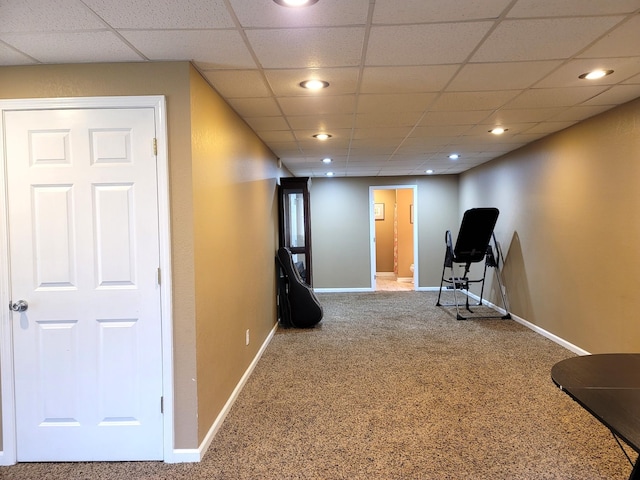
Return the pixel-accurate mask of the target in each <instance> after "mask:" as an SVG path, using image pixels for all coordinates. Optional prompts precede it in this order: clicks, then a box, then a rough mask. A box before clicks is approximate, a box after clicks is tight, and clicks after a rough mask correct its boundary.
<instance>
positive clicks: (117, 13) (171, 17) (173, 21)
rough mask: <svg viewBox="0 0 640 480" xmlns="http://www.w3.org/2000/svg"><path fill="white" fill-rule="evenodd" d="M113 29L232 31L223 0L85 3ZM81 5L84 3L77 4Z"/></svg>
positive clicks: (94, 0)
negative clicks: (210, 29)
mask: <svg viewBox="0 0 640 480" xmlns="http://www.w3.org/2000/svg"><path fill="white" fill-rule="evenodd" d="M83 2H84V3H85V4H86V5H87V6H89V7H90V8H91V9H92V10H93V11H95V12H96V13H97V14H98V15H100V17H101V18H103V19H104V20H105V21H107V22H108V23H109V24H110V25H111V26H113V27H115V28H118V29H121V28H128V29H138V30H141V29H165V28H171V29H176V28H184V29H187V28H192V29H205V28H207V29H208V28H231V27H233V26H234V23H233V19H232V17H231V15H230V14H229V12H228V10H227V8H226V6H225V3H224V0H180V1H179V2H176V1H174V0H153V1H152V2H149V1H148V0H146V1H145V0H131V1H128V2H114V1H113V0H83ZM78 3H81V2H78Z"/></svg>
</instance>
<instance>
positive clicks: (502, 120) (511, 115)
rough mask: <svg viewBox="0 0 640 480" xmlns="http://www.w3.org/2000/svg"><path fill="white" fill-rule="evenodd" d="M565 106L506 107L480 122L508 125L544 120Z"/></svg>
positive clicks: (562, 109)
mask: <svg viewBox="0 0 640 480" xmlns="http://www.w3.org/2000/svg"><path fill="white" fill-rule="evenodd" d="M565 108H566V107H547V108H542V107H541V108H530V109H507V108H503V109H500V110H498V111H497V112H494V113H493V114H492V115H490V116H489V117H487V118H486V119H485V120H484V121H483V122H482V123H483V124H485V125H486V124H492V125H509V124H512V123H523V122H544V121H545V120H548V119H550V118H553V117H554V116H556V115H558V114H559V113H560V112H562V111H564V110H565Z"/></svg>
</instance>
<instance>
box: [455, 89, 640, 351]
mask: <svg viewBox="0 0 640 480" xmlns="http://www.w3.org/2000/svg"><path fill="white" fill-rule="evenodd" d="M639 160H640V100H636V101H634V102H630V103H628V104H626V105H623V106H621V107H618V108H616V109H614V110H610V111H608V112H605V113H603V114H601V115H598V116H596V117H592V118H591V119H589V120H587V121H584V122H582V123H580V124H577V125H575V126H573V127H570V128H568V129H566V130H563V131H561V132H559V133H557V134H554V135H552V136H550V137H547V138H545V139H542V140H540V141H538V142H536V143H534V144H531V145H530V146H527V147H524V148H522V149H520V150H517V151H515V152H513V153H511V154H509V155H506V156H505V157H503V158H501V159H499V160H496V161H493V162H490V163H488V164H485V165H483V166H480V167H478V168H476V169H474V170H471V171H469V172H467V173H465V174H463V175H462V176H461V183H460V211H463V210H464V209H466V208H470V207H472V206H496V207H498V208H499V209H500V210H501V215H500V218H499V220H498V225H497V229H496V234H497V236H498V238H499V240H500V241H501V242H502V243H503V245H504V248H505V253H506V256H507V258H506V260H507V262H506V265H505V277H506V284H507V290H508V294H509V299H510V302H511V307H512V311H513V312H514V313H515V314H516V315H518V316H520V317H522V318H524V319H525V320H528V321H530V322H533V323H535V324H536V325H539V326H540V327H542V328H544V329H546V330H548V331H550V332H552V333H554V334H556V335H558V336H560V337H561V338H563V339H565V340H567V341H569V342H571V343H573V344H575V345H577V346H578V347H580V348H583V349H585V350H587V351H589V352H592V353H597V352H637V351H640V321H638V311H640V295H639V292H640V277H638V274H637V273H638V271H639V270H640V253H638V242H639V240H640V222H638V211H639V209H640V188H638V182H639V179H640V161H639Z"/></svg>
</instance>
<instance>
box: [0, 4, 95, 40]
mask: <svg viewBox="0 0 640 480" xmlns="http://www.w3.org/2000/svg"><path fill="white" fill-rule="evenodd" d="M0 19H2V21H0V32H1V33H10V32H12V33H26V32H33V33H36V32H40V33H44V32H61V31H65V30H75V31H78V30H99V29H104V28H105V27H106V25H105V24H104V22H102V21H101V20H100V18H99V17H97V16H96V15H94V14H93V12H91V10H89V9H88V8H86V7H85V6H84V5H83V4H82V2H78V1H75V0H49V1H47V2H46V8H43V2H42V0H3V1H2V2H0Z"/></svg>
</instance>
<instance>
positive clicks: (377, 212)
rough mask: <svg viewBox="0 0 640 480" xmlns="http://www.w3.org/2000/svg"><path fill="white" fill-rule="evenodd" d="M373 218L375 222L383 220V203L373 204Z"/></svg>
mask: <svg viewBox="0 0 640 480" xmlns="http://www.w3.org/2000/svg"><path fill="white" fill-rule="evenodd" d="M373 218H375V219H376V220H384V203H374V204H373Z"/></svg>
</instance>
